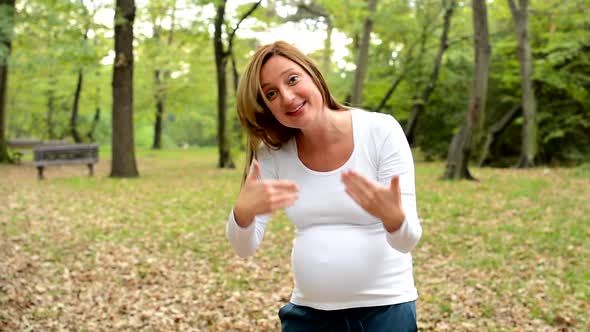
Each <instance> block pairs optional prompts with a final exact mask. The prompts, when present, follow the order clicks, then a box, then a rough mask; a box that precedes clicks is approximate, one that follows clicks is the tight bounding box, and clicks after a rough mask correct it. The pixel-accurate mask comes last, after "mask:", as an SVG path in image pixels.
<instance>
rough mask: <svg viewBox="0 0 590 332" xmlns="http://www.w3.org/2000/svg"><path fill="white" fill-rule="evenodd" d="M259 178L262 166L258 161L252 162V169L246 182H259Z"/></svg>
mask: <svg viewBox="0 0 590 332" xmlns="http://www.w3.org/2000/svg"><path fill="white" fill-rule="evenodd" d="M258 176H260V164H258V160H256V159H254V160H252V166H251V167H250V174H249V175H248V178H247V179H246V180H248V181H256V180H258Z"/></svg>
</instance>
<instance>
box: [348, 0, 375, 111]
mask: <svg viewBox="0 0 590 332" xmlns="http://www.w3.org/2000/svg"><path fill="white" fill-rule="evenodd" d="M366 2H367V7H368V13H367V17H366V18H365V22H364V24H363V34H362V36H361V39H360V44H359V49H358V54H357V57H356V70H355V72H354V81H353V87H352V95H351V100H350V102H351V104H352V105H355V106H360V105H361V103H362V102H363V86H364V84H365V77H366V76H367V67H368V65H369V44H370V43H371V30H373V15H374V14H375V10H376V8H377V0H366Z"/></svg>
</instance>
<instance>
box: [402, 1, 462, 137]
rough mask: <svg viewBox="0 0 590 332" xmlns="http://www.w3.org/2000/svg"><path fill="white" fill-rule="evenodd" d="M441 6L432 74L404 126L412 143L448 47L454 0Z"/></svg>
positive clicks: (444, 2)
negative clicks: (437, 45) (438, 37)
mask: <svg viewBox="0 0 590 332" xmlns="http://www.w3.org/2000/svg"><path fill="white" fill-rule="evenodd" d="M443 6H444V7H446V8H445V14H444V23H443V31H442V33H441V36H440V45H439V48H438V54H437V55H436V59H435V61H434V68H433V69H432V74H431V75H430V81H429V82H428V83H427V84H426V87H425V88H424V90H423V91H422V95H421V96H420V99H419V100H417V101H416V102H414V104H413V105H412V111H411V113H410V117H409V118H408V122H407V124H406V128H405V134H406V137H407V138H408V142H409V143H410V144H413V143H414V134H415V130H416V124H417V122H418V117H419V116H420V114H421V113H422V112H424V109H425V108H426V104H427V103H428V100H429V99H430V95H431V94H432V93H433V92H434V89H435V88H436V82H437V81H438V73H439V72H440V65H441V63H442V58H443V55H444V53H445V51H446V50H447V48H448V43H447V40H448V37H449V30H450V27H451V17H452V16H453V9H454V8H455V1H454V0H451V1H445V0H443ZM425 31H426V29H425Z"/></svg>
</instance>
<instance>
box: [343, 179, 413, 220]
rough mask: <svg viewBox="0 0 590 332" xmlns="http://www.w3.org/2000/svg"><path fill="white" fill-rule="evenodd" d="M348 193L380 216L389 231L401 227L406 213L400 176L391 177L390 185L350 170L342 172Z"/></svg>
mask: <svg viewBox="0 0 590 332" xmlns="http://www.w3.org/2000/svg"><path fill="white" fill-rule="evenodd" d="M342 182H344V185H345V187H346V193H347V194H348V195H349V196H350V197H352V199H353V200H354V201H355V202H357V203H358V204H359V205H360V206H361V207H362V208H363V209H365V211H367V212H368V213H370V214H371V215H373V216H375V217H376V218H379V219H380V220H381V221H382V222H383V225H384V226H385V229H386V230H387V231H388V232H394V231H396V230H398V229H399V228H400V226H401V225H402V223H403V222H404V220H405V219H406V215H405V213H404V209H403V207H402V195H401V191H400V187H399V176H397V175H396V176H394V177H392V178H391V184H390V186H389V187H387V186H384V185H382V184H380V183H378V182H375V181H372V180H370V179H367V178H366V177H364V176H363V175H361V174H359V173H357V172H355V171H352V170H348V171H345V172H343V173H342Z"/></svg>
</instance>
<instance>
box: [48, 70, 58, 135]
mask: <svg viewBox="0 0 590 332" xmlns="http://www.w3.org/2000/svg"><path fill="white" fill-rule="evenodd" d="M55 84H56V82H55V80H54V79H53V77H49V88H48V89H47V118H46V121H47V138H48V139H50V140H52V139H56V138H57V135H56V134H55V121H54V120H53V116H54V115H55V96H54V90H53V87H54V86H55Z"/></svg>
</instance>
